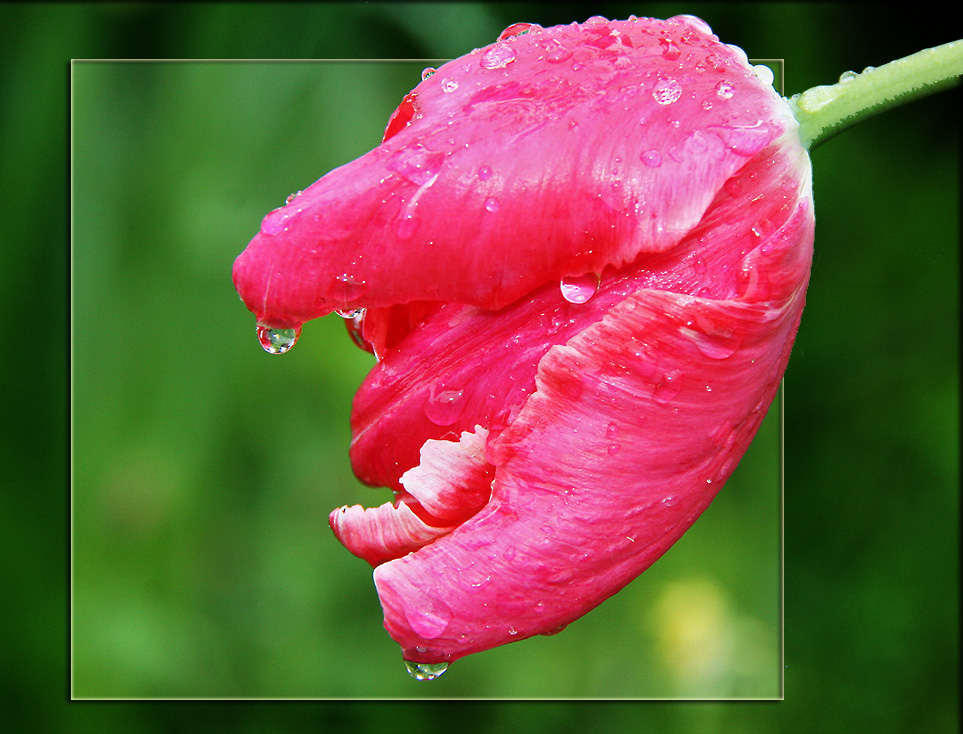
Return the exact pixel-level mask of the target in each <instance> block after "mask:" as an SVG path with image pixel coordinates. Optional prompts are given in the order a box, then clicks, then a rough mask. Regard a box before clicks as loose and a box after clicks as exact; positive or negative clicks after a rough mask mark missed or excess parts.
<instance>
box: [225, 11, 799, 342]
mask: <svg viewBox="0 0 963 734" xmlns="http://www.w3.org/2000/svg"><path fill="white" fill-rule="evenodd" d="M698 31H699V29H698V28H694V27H693V25H692V23H691V22H690V21H687V20H685V19H671V20H669V21H656V20H653V19H640V20H639V21H637V22H633V21H613V22H611V23H591V24H588V23H587V24H583V25H581V26H579V25H576V24H572V25H571V26H558V27H555V28H550V29H533V30H531V32H529V33H526V34H523V35H516V36H511V37H508V38H506V39H504V40H501V41H499V42H497V43H496V44H493V45H491V46H488V47H485V48H482V49H477V50H476V51H473V52H472V53H470V54H467V55H466V56H464V57H462V58H460V59H456V60H454V61H451V62H448V63H447V64H444V65H443V66H441V67H440V68H439V69H438V70H437V71H436V73H435V74H433V75H431V76H429V77H428V78H427V79H425V80H424V81H422V82H421V84H419V85H418V86H417V87H416V88H415V90H414V91H413V92H412V93H411V94H410V95H408V97H406V100H405V102H403V104H402V108H404V109H403V110H399V113H403V114H400V117H397V119H396V121H395V122H393V123H392V125H391V126H390V127H389V131H388V132H389V133H390V134H389V135H386V140H385V141H384V142H383V143H382V144H381V145H380V146H378V147H377V148H375V149H374V150H372V151H371V152H369V153H367V154H365V155H363V156H361V157H360V158H358V159H357V160H355V161H353V162H351V163H348V164H346V165H345V166H342V167H340V168H338V169H335V170H334V171H332V172H330V173H329V174H327V175H326V176H324V177H323V178H322V179H320V180H319V181H317V182H316V183H315V184H313V185H312V186H310V187H308V188H307V189H305V190H304V191H303V192H301V193H300V194H299V195H298V196H296V197H294V198H293V199H292V200H291V201H290V202H289V203H288V204H286V205H285V206H283V207H281V208H279V209H276V210H274V211H272V212H270V213H269V214H268V215H267V216H266V217H265V218H264V221H263V223H262V225H261V231H260V232H259V233H258V235H257V236H256V237H255V238H254V239H253V240H252V241H251V243H250V244H249V245H248V247H247V249H246V250H245V251H244V253H242V254H241V256H240V257H239V258H238V259H237V261H236V263H235V266H234V283H235V286H236V287H237V289H238V292H239V294H240V295H241V297H242V299H243V300H244V302H245V304H246V305H247V306H248V308H250V309H251V310H252V311H253V312H254V313H255V314H256V316H257V318H258V321H259V322H260V323H263V324H266V325H269V326H272V327H275V328H291V327H294V326H297V325H299V324H301V323H302V322H304V321H307V320H309V319H312V318H316V317H318V316H322V315H324V314H326V313H329V312H331V311H333V310H336V309H342V310H343V309H355V308H361V307H368V308H389V307H392V306H396V305H399V304H406V303H410V302H412V301H425V300H428V301H450V302H457V303H464V304H470V305H475V306H478V307H481V308H486V309H499V308H502V307H504V306H506V305H508V304H510V303H512V302H514V301H516V300H518V299H519V298H521V297H522V296H524V295H526V294H527V293H530V292H531V291H533V290H535V289H536V288H538V287H539V286H541V285H542V284H543V283H545V282H547V281H550V280H556V281H557V280H559V279H560V278H562V277H565V276H569V275H578V274H582V273H588V272H596V273H600V272H602V270H603V269H605V268H606V267H613V268H619V267H621V266H623V265H625V264H626V263H629V262H632V261H633V260H635V259H636V258H637V257H639V255H641V254H643V253H660V252H664V251H666V250H668V249H670V248H672V247H673V246H674V245H675V244H676V243H677V242H678V241H679V239H680V238H681V237H682V236H684V235H685V234H686V233H687V232H689V231H690V230H691V229H692V228H693V227H695V226H696V225H697V224H698V223H699V222H700V221H701V219H702V217H703V214H704V213H705V211H706V209H707V208H708V206H709V205H710V204H711V202H712V199H713V197H714V195H715V192H717V191H718V190H719V189H720V188H721V186H722V184H723V183H724V182H725V181H727V180H729V179H730V178H731V177H732V176H733V175H734V174H735V173H736V172H737V171H738V170H739V169H740V168H741V167H742V166H743V165H745V163H746V161H747V157H751V156H752V155H754V154H755V153H756V152H758V151H759V150H761V149H763V148H765V147H766V145H768V143H769V142H770V141H772V140H773V139H775V138H777V137H779V136H780V135H781V134H782V133H783V132H784V131H785V130H786V129H788V128H790V127H794V126H795V123H794V121H793V119H792V117H791V115H790V113H789V111H788V107H787V106H786V105H785V104H784V102H783V101H782V99H781V98H780V97H779V96H778V95H777V94H776V93H775V91H774V90H773V89H772V87H771V86H769V85H766V84H761V83H759V82H758V80H756V79H755V77H753V75H752V72H751V70H750V68H749V66H748V64H747V63H746V61H745V55H744V54H742V52H741V51H739V50H738V49H735V48H734V47H731V46H727V45H725V44H722V43H719V42H718V40H717V39H716V38H715V36H711V35H706V34H705V33H704V32H701V33H700V32H698ZM667 48H670V49H675V50H676V51H677V52H678V53H677V54H675V55H673V54H671V53H670V54H668V56H667V55H666V54H665V51H666V49H667ZM563 49H564V51H565V52H566V53H562V52H561V50H563ZM569 52H570V53H569ZM563 57H564V63H563V62H562V61H559V59H562V58H563ZM503 62H504V63H503ZM694 69H695V70H697V71H695V72H694V71H693V70H694ZM397 120H402V121H403V124H402V123H400V122H398V121H397ZM506 151H511V154H510V155H506V154H505V153H506Z"/></svg>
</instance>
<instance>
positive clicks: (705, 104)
mask: <svg viewBox="0 0 963 734" xmlns="http://www.w3.org/2000/svg"><path fill="white" fill-rule="evenodd" d="M702 109H704V110H711V109H712V101H711V100H708V99H706V100H703V102H702Z"/></svg>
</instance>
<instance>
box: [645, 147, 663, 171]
mask: <svg viewBox="0 0 963 734" xmlns="http://www.w3.org/2000/svg"><path fill="white" fill-rule="evenodd" d="M639 158H640V159H641V160H642V162H643V163H644V164H645V165H647V166H648V167H649V168H658V167H659V166H661V165H662V154H661V153H659V151H657V150H647V151H645V152H644V153H642V155H640V156H639Z"/></svg>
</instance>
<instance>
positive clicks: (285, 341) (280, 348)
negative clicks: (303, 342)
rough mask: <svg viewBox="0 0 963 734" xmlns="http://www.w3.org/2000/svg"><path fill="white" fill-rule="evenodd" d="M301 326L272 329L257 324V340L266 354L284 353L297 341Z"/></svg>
mask: <svg viewBox="0 0 963 734" xmlns="http://www.w3.org/2000/svg"><path fill="white" fill-rule="evenodd" d="M299 336H301V327H300V326H297V327H295V328H293V329H272V328H271V327H270V326H263V325H261V324H258V325H257V340H258V341H259V342H261V346H262V347H263V348H264V351H265V352H267V353H268V354H284V353H285V352H286V351H288V350H289V349H290V348H291V347H293V346H294V345H295V343H297V341H298V337H299Z"/></svg>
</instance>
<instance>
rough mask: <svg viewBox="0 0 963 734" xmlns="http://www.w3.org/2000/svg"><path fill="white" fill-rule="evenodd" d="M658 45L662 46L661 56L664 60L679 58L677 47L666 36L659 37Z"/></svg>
mask: <svg viewBox="0 0 963 734" xmlns="http://www.w3.org/2000/svg"><path fill="white" fill-rule="evenodd" d="M659 45H660V46H661V47H662V58H664V59H665V60H666V61H674V60H675V59H677V58H679V53H680V51H679V47H678V46H677V45H676V44H675V43H673V42H672V41H670V40H669V39H668V38H660V39H659Z"/></svg>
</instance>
